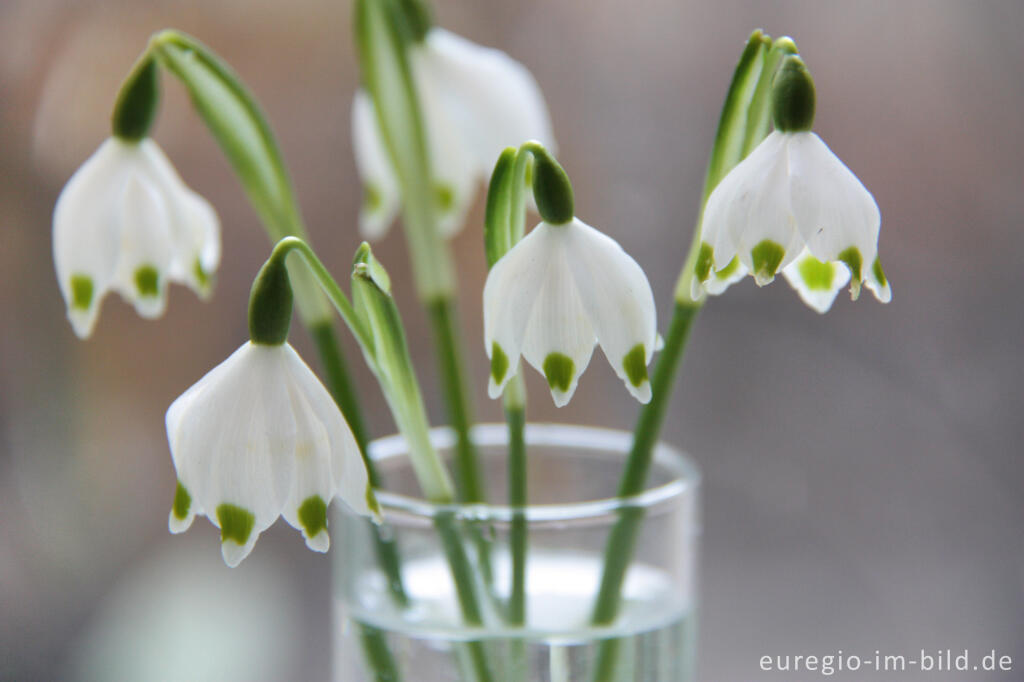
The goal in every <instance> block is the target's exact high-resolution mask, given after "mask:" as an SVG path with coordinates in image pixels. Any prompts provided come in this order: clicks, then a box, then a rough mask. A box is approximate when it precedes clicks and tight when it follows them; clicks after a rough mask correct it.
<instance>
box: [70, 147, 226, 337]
mask: <svg viewBox="0 0 1024 682" xmlns="http://www.w3.org/2000/svg"><path fill="white" fill-rule="evenodd" d="M53 260H54V264H55V266H56V269H57V279H58V281H59V282H60V289H61V293H62V294H63V295H64V300H65V302H66V303H67V307H68V319H69V320H70V321H71V326H72V327H73V328H74V330H75V333H76V334H78V336H80V337H82V338H86V337H88V336H89V335H90V334H91V333H92V329H93V327H94V326H95V324H96V318H97V316H98V315H99V309H100V304H101V302H102V299H103V297H104V296H105V295H106V293H107V291H109V290H114V291H117V292H118V293H120V294H121V296H122V297H123V298H124V299H125V300H127V301H129V302H131V303H132V304H134V306H135V309H136V310H137V311H138V313H139V314H140V315H142V316H143V317H157V316H159V315H161V314H162V313H163V311H164V308H165V307H166V305H167V284H168V282H169V281H174V282H180V283H182V284H186V285H188V286H189V287H190V288H192V289H193V290H195V291H196V292H197V293H198V294H199V295H200V296H206V295H207V294H208V293H209V290H210V285H211V278H212V276H213V273H214V271H215V270H216V269H217V266H218V264H219V263H220V222H219V221H218V219H217V214H216V213H215V212H214V210H213V208H212V207H211V206H210V204H209V203H207V201H206V200H205V199H203V198H202V197H200V196H199V195H198V194H196V193H195V192H193V191H192V190H190V189H189V188H188V187H186V186H185V183H184V182H182V180H181V178H180V177H179V176H178V174H177V172H176V171H175V170H174V167H173V166H171V163H170V161H168V160H167V157H166V156H165V155H164V153H163V152H162V151H161V150H160V147H158V146H157V144H156V143H155V142H153V141H152V140H151V139H148V138H146V139H143V140H142V141H139V142H132V141H126V140H122V139H119V138H117V137H111V138H110V139H108V140H107V141H106V142H104V143H103V144H102V145H100V148H99V149H98V150H96V152H95V153H94V154H93V155H92V156H91V157H89V159H88V160H87V161H86V162H85V163H84V164H83V165H82V167H81V168H79V169H78V170H77V171H76V172H75V174H74V175H73V176H71V179H70V180H69V181H68V184H67V185H65V187H64V190H63V191H62V192H61V194H60V197H59V198H58V199H57V206H56V208H55V209H54V215H53Z"/></svg>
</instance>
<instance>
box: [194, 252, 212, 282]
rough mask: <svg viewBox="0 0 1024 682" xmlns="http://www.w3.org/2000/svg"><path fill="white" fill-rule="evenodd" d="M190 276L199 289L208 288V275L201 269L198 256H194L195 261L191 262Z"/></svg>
mask: <svg viewBox="0 0 1024 682" xmlns="http://www.w3.org/2000/svg"><path fill="white" fill-rule="evenodd" d="M192 274H193V275H194V276H195V278H196V283H197V284H198V285H199V286H200V287H201V288H203V289H206V288H208V287H209V286H210V273H208V272H207V271H206V268H204V267H203V262H202V261H201V260H199V257H198V256H196V259H195V260H194V261H193V262H192Z"/></svg>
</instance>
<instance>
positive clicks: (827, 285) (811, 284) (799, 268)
mask: <svg viewBox="0 0 1024 682" xmlns="http://www.w3.org/2000/svg"><path fill="white" fill-rule="evenodd" d="M782 274H783V275H784V276H785V277H786V281H787V282H789V284H790V286H792V287H793V288H794V289H796V291H797V293H798V294H800V298H801V299H803V301H804V303H806V304H807V305H808V306H810V307H811V308H813V309H814V310H816V311H818V312H819V313H826V312H828V309H829V308H831V307H832V303H833V302H834V301H835V300H836V294H838V293H839V290H840V289H842V288H843V287H845V286H846V284H847V282H849V281H850V270H849V269H848V268H847V267H846V266H845V265H844V264H843V263H841V262H839V261H833V262H831V263H822V262H821V261H819V260H818V259H817V258H815V257H814V256H813V255H812V254H811V252H810V251H809V250H807V249H806V248H805V249H804V251H803V253H801V254H800V255H799V256H798V257H797V259H796V260H794V261H793V262H792V263H790V264H789V265H788V266H786V268H785V269H784V270H783V271H782Z"/></svg>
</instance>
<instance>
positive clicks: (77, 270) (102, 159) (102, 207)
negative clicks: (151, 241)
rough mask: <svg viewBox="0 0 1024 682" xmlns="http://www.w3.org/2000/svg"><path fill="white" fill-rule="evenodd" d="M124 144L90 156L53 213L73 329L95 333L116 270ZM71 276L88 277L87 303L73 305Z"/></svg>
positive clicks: (110, 143) (111, 142)
mask: <svg viewBox="0 0 1024 682" xmlns="http://www.w3.org/2000/svg"><path fill="white" fill-rule="evenodd" d="M126 154H130V150H128V149H127V147H126V145H124V144H123V143H121V142H119V141H118V140H116V139H114V138H111V139H108V140H107V141H106V142H104V143H103V144H102V145H100V147H99V149H97V150H96V152H95V153H94V154H93V155H92V156H91V157H89V159H88V160H86V162H85V163H84V164H82V166H81V167H80V168H79V169H78V170H77V171H75V174H74V175H72V176H71V179H70V180H68V183H67V185H65V186H64V189H63V190H62V191H61V193H60V196H59V197H58V198H57V205H56V207H55V209H54V213H53V260H54V266H55V268H56V271H57V281H58V283H59V284H60V290H61V293H62V294H63V295H64V301H65V302H66V303H67V306H68V319H69V320H70V321H71V325H72V327H73V328H74V330H75V333H76V334H77V335H78V336H79V337H81V338H86V337H88V336H89V335H90V334H91V333H92V329H93V327H94V326H95V324H96V317H97V315H98V314H99V308H100V303H101V300H102V299H103V296H104V295H105V294H106V292H107V290H108V288H109V287H110V283H111V281H112V280H113V278H114V272H115V270H116V269H117V258H118V253H119V246H120V234H119V224H118V222H117V221H116V220H115V215H116V213H115V211H116V207H115V202H114V200H115V198H116V197H117V196H118V194H117V192H118V190H119V189H120V184H119V183H120V181H121V180H122V179H123V177H124V174H125V172H126V167H125V163H124V161H125V156H126ZM72 278H82V280H81V281H82V282H83V283H84V282H85V281H88V282H89V289H90V290H91V296H89V303H88V305H87V306H84V307H80V306H76V305H74V300H75V292H74V290H73V286H72Z"/></svg>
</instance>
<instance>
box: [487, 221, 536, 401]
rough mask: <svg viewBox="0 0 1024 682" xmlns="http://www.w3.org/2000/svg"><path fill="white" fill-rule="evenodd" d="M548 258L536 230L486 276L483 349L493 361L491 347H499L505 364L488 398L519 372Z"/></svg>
mask: <svg viewBox="0 0 1024 682" xmlns="http://www.w3.org/2000/svg"><path fill="white" fill-rule="evenodd" d="M550 256H551V252H550V250H549V249H547V248H546V242H545V240H544V233H543V231H541V230H540V229H539V227H538V228H535V229H534V230H532V231H531V232H529V233H528V234H527V235H526V236H525V237H523V239H521V240H520V241H519V243H517V244H516V245H515V246H514V247H513V248H512V249H511V250H510V251H509V252H508V253H506V254H505V255H504V256H503V257H502V258H501V259H499V260H498V262H497V263H495V264H494V267H492V268H491V271H490V272H489V273H488V275H487V282H486V283H485V284H484V347H485V349H486V351H487V357H488V358H490V359H492V360H493V359H494V358H493V351H494V344H498V346H499V347H500V349H501V352H502V353H504V354H505V357H506V359H507V361H508V367H507V369H506V371H505V372H504V374H503V375H502V380H501V382H500V383H499V382H496V381H495V380H494V376H493V375H491V377H490V379H489V381H488V387H487V392H488V395H490V397H491V398H497V397H498V396H500V395H501V393H502V391H503V390H504V389H505V384H507V383H508V381H509V380H510V379H511V378H512V377H513V376H515V374H516V372H517V371H518V370H519V355H520V353H521V352H522V347H523V337H524V336H525V334H526V329H527V327H528V326H529V323H530V317H531V316H532V314H533V309H534V305H535V303H536V300H537V295H538V293H539V292H540V288H541V285H542V284H543V283H544V276H545V273H546V272H547V269H548V259H549V258H550Z"/></svg>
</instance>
